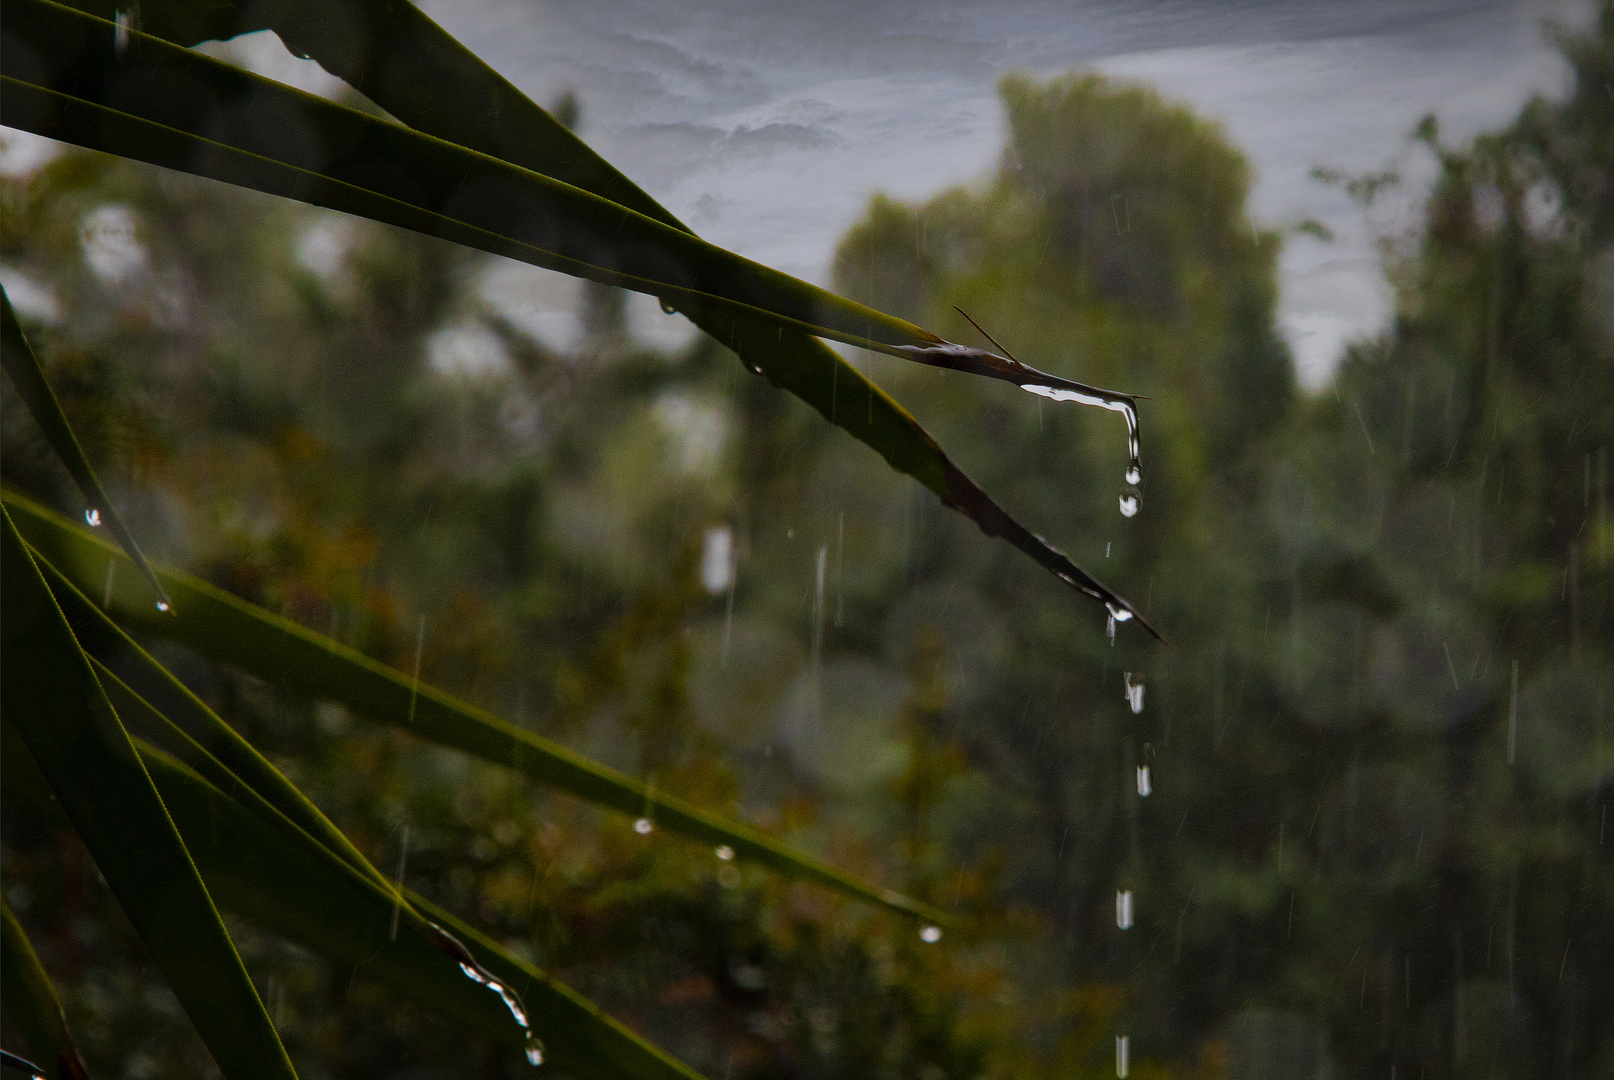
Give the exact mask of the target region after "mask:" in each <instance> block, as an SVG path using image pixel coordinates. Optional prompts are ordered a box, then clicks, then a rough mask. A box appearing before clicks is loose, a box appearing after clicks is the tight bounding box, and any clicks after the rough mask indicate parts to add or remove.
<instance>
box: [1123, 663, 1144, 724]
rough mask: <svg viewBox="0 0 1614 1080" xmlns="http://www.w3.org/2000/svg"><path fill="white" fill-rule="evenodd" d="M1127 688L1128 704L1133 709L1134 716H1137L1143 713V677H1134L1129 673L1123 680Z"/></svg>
mask: <svg viewBox="0 0 1614 1080" xmlns="http://www.w3.org/2000/svg"><path fill="white" fill-rule="evenodd" d="M1122 681H1123V683H1124V684H1125V686H1126V703H1127V704H1128V705H1129V706H1131V708H1132V715H1133V716H1137V715H1138V714H1139V713H1141V712H1142V711H1143V676H1142V675H1138V676H1135V677H1134V676H1133V674H1132V673H1131V672H1130V671H1129V672H1127V673H1126V675H1125V677H1124V679H1123V680H1122Z"/></svg>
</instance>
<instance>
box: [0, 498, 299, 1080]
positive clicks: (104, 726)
mask: <svg viewBox="0 0 1614 1080" xmlns="http://www.w3.org/2000/svg"><path fill="white" fill-rule="evenodd" d="M109 550H113V551H116V550H117V549H115V548H110V547H109ZM118 554H119V555H120V557H124V558H127V557H126V556H123V555H122V553H121V552H119V553H118ZM0 581H3V585H4V619H3V622H0V638H3V641H0V646H3V648H0V701H3V703H4V705H3V707H4V711H5V716H6V719H7V720H8V721H9V722H10V723H11V724H13V725H15V727H16V729H17V731H18V733H19V734H20V735H21V736H22V739H23V742H24V743H25V744H26V745H27V747H28V749H29V751H30V752H31V753H32V755H33V757H34V760H35V761H36V762H38V764H39V768H40V771H41V772H42V773H43V774H44V776H45V778H46V780H47V781H48V782H49V784H50V787H51V790H52V791H53V792H54V793H55V795H56V797H57V799H59V800H60V802H61V805H62V808H63V810H64V811H65V812H66V814H67V816H68V818H69V819H70V820H71V821H72V823H73V827H74V828H75V829H76V830H77V832H78V834H79V836H80V838H81V839H83V841H84V846H85V847H86V848H88V849H89V852H90V855H91V856H92V857H93V858H94V859H95V864H96V866H97V867H99V868H100V870H101V873H102V875H103V876H104V877H105V878H106V881H107V884H108V885H109V886H111V888H112V891H113V893H114V894H115V895H116V896H117V898H118V902H119V904H120V905H122V907H123V910H124V912H125V913H126V914H127V915H128V916H129V921H130V922H131V923H132V924H133V925H134V928H135V930H136V932H137V933H139V935H140V938H141V940H142V941H143V942H144V943H145V945H146V948H147V949H148V950H149V951H150V953H151V956H152V959H153V960H155V961H156V963H157V966H158V968H159V969H160V970H161V971H162V973H163V976H164V977H165V978H166V979H167V980H168V984H169V986H170V987H171V988H172V989H173V991H174V996H175V997H177V998H178V999H179V1001H180V1004H181V1005H182V1006H184V1008H185V1012H186V1014H187V1015H188V1016H189V1017H190V1018H191V1021H192V1023H194V1024H195V1025H196V1030H197V1032H198V1033H199V1034H200V1035H201V1036H202V1040H203V1041H204V1042H205V1043H206V1044H207V1047H208V1049H209V1050H210V1051H211V1052H212V1054H213V1059H214V1061H216V1062H217V1063H218V1065H219V1068H220V1069H221V1070H222V1071H223V1072H224V1075H225V1076H226V1077H228V1078H230V1080H251V1078H263V1080H294V1078H295V1077H296V1075H297V1074H296V1071H295V1070H294V1069H293V1068H292V1065H291V1061H290V1059H289V1058H287V1057H286V1051H285V1048H284V1047H282V1046H281V1044H280V1037H279V1036H278V1035H276V1034H275V1029H274V1026H273V1025H272V1024H271V1023H270V1022H269V1016H268V1014H267V1013H266V1012H265V1011H264V1008H263V1003H262V1001H260V1000H259V998H258V994H257V991H256V990H255V989H254V988H253V985H252V980H251V979H250V978H248V976H247V973H246V970H245V969H244V968H243V967H242V966H241V959H240V957H239V956H237V955H236V952H235V946H234V945H233V944H232V943H231V941H230V936H229V933H228V932H227V931H226V930H225V928H224V924H223V922H221V921H220V919H219V914H218V911H217V910H216V909H215V908H214V906H213V901H212V898H211V897H210V896H208V893H207V889H206V888H205V887H204V886H203V885H202V881H201V879H200V878H199V877H198V876H197V873H196V867H195V866H194V864H192V862H191V859H190V855H189V854H188V853H187V852H186V850H185V845H184V843H183V842H182V841H181V839H180V837H179V834H178V833H177V832H176V831H175V829H174V824H173V822H172V820H170V818H169V816H168V812H167V810H166V809H164V807H163V804H162V800H161V799H160V798H159V797H158V795H157V791H156V789H155V788H153V787H152V784H151V778H150V776H148V775H147V773H146V770H145V768H144V767H143V766H142V765H141V763H140V759H139V757H138V756H137V755H136V753H135V749H134V746H133V745H132V744H131V743H130V741H129V736H128V733H127V732H126V731H124V728H123V725H122V723H121V722H120V721H119V719H118V715H117V713H116V712H115V711H114V710H113V708H112V706H111V704H110V703H109V702H108V701H107V699H106V695H105V694H104V693H103V692H102V690H101V686H100V684H99V682H97V680H96V678H95V673H94V672H93V671H92V670H91V668H90V665H89V661H88V660H87V659H86V658H85V656H84V654H83V652H82V651H81V650H80V649H79V646H78V642H77V641H76V640H75V639H74V638H73V634H72V631H71V630H70V629H69V628H68V625H67V621H66V620H65V619H64V618H63V616H62V613H61V610H60V609H59V608H58V607H57V606H56V602H55V600H54V599H53V598H52V597H51V593H50V590H49V589H48V588H47V587H46V585H45V582H44V579H43V578H42V577H41V576H40V573H39V570H38V568H37V567H36V566H35V565H34V563H33V560H32V558H31V557H30V556H29V554H28V552H27V550H26V548H25V546H24V544H23V541H22V537H21V536H19V535H18V533H17V531H16V528H15V526H14V525H13V524H12V520H11V517H10V515H9V514H7V515H5V516H4V526H3V535H0ZM143 606H149V605H143Z"/></svg>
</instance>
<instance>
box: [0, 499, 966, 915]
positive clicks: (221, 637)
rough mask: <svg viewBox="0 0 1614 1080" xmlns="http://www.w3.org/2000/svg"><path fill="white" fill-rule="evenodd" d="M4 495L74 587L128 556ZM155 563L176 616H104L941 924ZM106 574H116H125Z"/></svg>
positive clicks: (83, 587)
mask: <svg viewBox="0 0 1614 1080" xmlns="http://www.w3.org/2000/svg"><path fill="white" fill-rule="evenodd" d="M3 501H4V505H5V508H6V510H7V511H8V512H9V513H10V514H11V515H12V518H13V519H14V520H15V521H16V522H17V527H18V528H19V529H20V530H21V531H22V534H23V536H24V537H25V538H26V539H27V541H28V543H29V544H30V545H32V546H33V547H35V548H37V549H38V550H39V551H40V553H41V554H42V555H43V556H44V558H45V559H46V560H48V561H49V563H50V564H51V565H52V566H54V567H55V568H56V569H57V570H59V571H61V573H62V574H63V575H64V576H66V578H67V579H68V580H69V581H71V582H72V583H73V584H74V586H75V587H76V588H78V589H79V590H80V591H83V592H89V591H93V590H94V589H95V588H96V586H97V584H98V583H99V582H101V581H104V580H105V578H106V576H107V572H106V571H107V565H108V563H109V562H111V563H114V564H118V565H121V564H122V562H123V560H124V559H125V558H126V557H125V556H124V555H123V553H122V552H120V551H119V550H118V549H117V548H115V547H113V546H112V545H110V544H107V543H105V542H104V541H102V540H101V539H100V538H99V537H97V536H95V535H94V534H92V533H90V532H89V531H88V530H85V529H83V528H80V527H79V526H77V525H75V524H73V523H72V522H69V521H68V520H66V519H65V518H63V517H61V516H60V515H58V514H56V513H54V512H52V511H50V510H47V509H45V508H44V507H42V506H40V505H39V504H38V503H35V502H33V501H32V500H29V499H27V498H25V497H23V496H21V495H18V494H17V493H15V492H12V491H6V492H5V493H4V495H3ZM155 570H156V573H157V575H158V576H159V577H160V578H161V579H162V581H163V583H164V585H165V586H166V587H167V588H168V590H169V592H170V593H171V594H172V595H173V596H174V597H175V599H176V610H177V612H178V615H177V616H176V617H172V618H170V617H167V616H160V615H158V613H157V612H155V611H153V610H151V609H150V608H149V607H148V605H146V604H143V603H141V602H139V599H138V598H137V597H135V596H134V595H132V593H131V592H130V591H128V590H126V589H124V588H122V587H121V586H115V587H114V588H113V589H112V591H111V593H110V595H109V598H108V601H109V602H108V608H107V610H108V613H109V614H111V615H113V616H115V617H116V618H117V619H119V620H120V621H121V622H124V623H126V624H128V625H130V626H133V627H135V628H137V629H139V630H142V631H145V632H148V633H152V634H156V635H158V636H160V637H165V638H169V639H171V640H174V641H179V642H182V643H184V644H186V645H188V646H190V647H191V648H193V649H195V650H196V651H197V652H200V653H202V654H203V655H205V656H209V657H212V658H213V659H215V660H221V661H225V662H228V663H231V664H235V665H238V666H239V667H241V668H243V669H245V670H247V671H250V672H252V673H253V674H255V675H257V676H258V677H260V678H262V679H265V680H268V681H270V682H273V683H275V684H277V685H280V686H284V687H286V688H288V689H290V690H293V691H295V692H298V693H301V694H304V695H306V696H309V697H313V698H318V699H322V700H327V701H335V702H339V703H341V704H342V705H345V706H346V707H347V708H349V709H351V710H352V711H353V712H354V713H356V714H358V715H361V716H365V717H368V718H369V719H371V720H375V721H379V722H381V723H385V724H392V725H394V726H397V727H402V728H407V729H408V730H409V731H410V732H411V733H413V734H415V735H417V736H419V737H420V738H422V739H426V740H428V741H430V742H435V743H438V744H439V745H443V746H448V747H452V748H453V749H456V750H460V751H463V752H464V753H467V754H471V755H473V756H475V757H479V758H482V759H483V760H485V761H488V762H491V763H492V764H494V765H498V766H501V767H503V768H509V769H514V770H516V771H518V772H522V773H525V774H527V775H528V776H530V777H532V778H533V779H535V780H537V781H539V782H540V783H543V784H546V785H548V786H550V787H554V788H556V789H558V790H560V791H564V792H566V793H567V794H569V795H573V796H576V797H577V798H580V799H585V800H587V801H589V802H592V803H595V804H597V805H600V806H606V807H610V808H611V809H614V810H619V811H621V812H623V813H626V814H632V815H634V816H641V815H642V816H647V817H650V818H652V819H654V821H655V822H656V823H657V824H659V825H661V826H663V827H665V828H666V829H667V830H668V831H670V832H675V833H680V834H682V835H684V836H688V837H690V838H691V839H694V840H699V841H702V842H703V843H707V844H711V845H714V846H716V845H720V844H721V845H727V846H728V847H730V848H732V849H733V850H734V852H735V853H736V855H738V856H739V857H740V858H743V859H748V860H750V861H752V862H756V863H758V864H760V865H763V866H767V867H769V868H770V869H773V870H776V871H778V872H780V873H783V874H787V875H790V876H792V877H797V878H800V879H802V880H805V881H811V882H814V883H816V884H819V885H823V886H825V887H827V888H830V889H833V890H835V891H837V892H841V893H844V894H846V895H848V896H853V897H857V898H859V899H862V900H867V901H870V902H873V903H876V904H880V905H882V906H885V907H888V908H891V909H893V910H896V911H900V912H903V913H905V914H908V915H911V916H914V917H916V918H920V919H925V920H928V921H931V922H947V921H948V920H947V917H946V916H945V915H943V914H942V913H941V912H940V911H937V910H936V909H934V908H932V907H930V906H929V905H926V904H921V903H919V902H918V901H916V900H912V899H909V898H908V897H905V896H903V895H901V894H900V893H896V892H893V891H892V890H889V889H881V888H878V887H876V886H874V885H870V884H868V883H867V882H863V881H860V880H858V879H857V878H855V877H853V876H851V875H850V874H846V873H843V872H841V871H839V870H836V869H835V868H833V867H831V866H828V865H827V864H825V863H822V862H820V861H818V860H817V859H813V858H811V857H810V856H807V855H804V854H802V853H800V852H797V851H793V850H791V849H790V848H789V847H787V846H786V845H784V844H781V843H780V842H778V841H777V840H774V839H772V838H771V837H768V836H766V835H764V834H763V833H760V832H757V831H756V830H755V829H751V828H749V827H747V826H745V825H741V824H739V823H737V822H731V821H725V820H724V819H722V818H720V817H718V816H717V815H716V814H712V813H708V812H707V811H704V810H700V809H698V808H696V807H694V806H691V805H690V804H688V803H685V802H683V801H682V800H680V799H676V798H673V797H672V796H669V795H667V794H665V793H663V792H659V791H656V790H654V789H652V788H649V787H647V786H646V785H644V784H641V783H638V782H637V781H634V780H632V779H630V778H628V777H626V776H623V775H622V774H621V773H618V772H616V771H615V770H613V769H608V768H606V767H605V766H603V765H599V764H596V763H595V762H592V761H590V760H588V759H587V758H585V757H583V756H582V755H581V754H578V753H575V752H574V751H572V750H569V749H567V748H566V747H564V746H561V745H560V744H558V743H555V742H552V741H551V740H548V739H545V738H542V737H540V736H538V735H534V734H533V733H531V732H529V731H526V730H524V729H522V728H519V727H516V726H515V725H514V724H510V723H508V722H506V721H504V720H501V719H499V718H498V717H496V716H494V715H493V714H491V713H489V712H487V711H486V710H483V709H479V708H477V707H475V706H474V705H469V704H467V703H465V702H462V701H460V700H458V699H457V698H455V697H453V696H452V695H450V694H446V693H444V692H443V691H441V690H438V689H437V688H435V687H432V686H428V685H426V684H421V683H417V682H416V681H415V680H414V679H413V678H411V677H410V676H408V675H405V674H403V673H402V672H399V671H396V670H394V669H392V668H389V667H387V666H385V665H384V664H379V663H377V662H376V661H374V660H371V659H370V658H369V657H367V656H365V655H363V654H362V653H359V652H357V651H355V650H353V649H350V648H348V647H347V646H345V645H343V644H341V643H340V642H336V641H332V640H331V639H330V638H326V637H323V636H321V635H319V634H316V633H314V632H313V631H311V630H308V629H305V628H304V627H301V626H298V625H297V624H296V623H293V622H291V621H290V620H288V619H283V618H281V617H280V616H278V615H275V614H273V613H271V612H268V611H265V610H263V609H262V608H259V607H256V606H255V605H252V604H249V603H247V602H246V601H244V600H241V599H239V598H238V597H234V596H231V595H230V594H229V593H227V592H224V591H223V590H222V589H218V588H216V587H214V586H212V585H209V584H208V583H207V582H204V581H201V580H199V579H197V578H194V577H191V576H190V575H188V574H184V573H180V572H179V571H175V570H170V569H167V568H165V567H163V566H161V565H158V566H156V568H155ZM113 578H114V580H115V581H118V580H121V575H117V574H114V575H113Z"/></svg>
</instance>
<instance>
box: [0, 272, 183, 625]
mask: <svg viewBox="0 0 1614 1080" xmlns="http://www.w3.org/2000/svg"><path fill="white" fill-rule="evenodd" d="M0 358H3V360H4V364H5V369H6V374H7V375H9V376H10V377H11V384H12V385H13V386H15V387H16V388H17V393H18V394H20V395H22V400H23V404H25V405H27V406H28V412H29V414H30V415H31V416H33V418H34V423H35V424H37V425H39V430H40V431H41V432H43V433H44V436H45V441H46V442H48V443H49V444H50V448H51V449H52V450H53V451H55V453H56V457H57V459H58V460H60V461H61V463H62V464H63V465H64V466H66V468H67V472H68V475H70V476H71V477H72V478H73V482H74V483H75V484H77V485H78V489H79V492H80V493H81V494H82V495H83V496H84V501H85V502H87V503H89V504H90V507H91V509H92V511H93V513H94V514H95V515H96V516H97V519H98V520H99V521H100V522H101V523H102V524H104V525H105V526H106V527H107V530H108V531H109V532H111V533H112V535H113V536H114V537H115V538H116V539H117V541H118V544H119V545H120V546H121V547H122V548H123V550H124V551H126V552H128V554H129V558H131V559H133V560H134V564H135V567H136V568H137V569H138V570H139V571H140V575H141V576H142V577H144V578H145V579H146V581H147V582H149V583H150V584H151V587H152V589H153V590H154V591H155V592H156V594H157V600H156V602H157V603H158V604H160V605H161V606H162V610H164V611H166V610H168V609H169V608H170V607H171V606H172V605H171V604H170V603H169V600H168V594H167V593H165V592H163V587H162V585H161V584H160V583H159V582H158V581H157V576H156V575H155V574H153V573H152V572H151V567H150V566H148V565H147V564H146V557H145V556H144V555H142V554H141V553H140V545H139V544H137V543H135V538H134V535H133V534H132V533H130V532H129V530H128V528H127V527H126V526H125V525H124V524H123V519H122V518H121V517H119V516H118V512H117V511H116V510H114V509H113V508H112V500H111V499H109V498H107V495H106V491H105V490H104V489H103V488H102V487H101V481H100V480H99V479H97V478H96V475H95V470H94V469H93V468H91V467H90V459H89V458H87V457H85V456H84V449H83V447H81V446H79V443H78V436H76V435H74V434H73V426H72V425H71V424H69V423H68V422H67V416H66V414H65V413H63V412H62V405H61V402H59V401H57V400H56V394H55V392H54V391H53V390H51V388H50V383H49V382H47V381H46V379H45V372H44V369H43V368H41V367H40V366H39V359H38V357H36V356H35V355H34V350H33V347H32V346H30V345H29V344H28V338H27V336H26V335H24V334H23V332H22V326H21V324H20V323H18V322H17V313H16V312H15V311H13V310H12V307H11V297H9V296H7V295H6V290H5V287H4V286H0Z"/></svg>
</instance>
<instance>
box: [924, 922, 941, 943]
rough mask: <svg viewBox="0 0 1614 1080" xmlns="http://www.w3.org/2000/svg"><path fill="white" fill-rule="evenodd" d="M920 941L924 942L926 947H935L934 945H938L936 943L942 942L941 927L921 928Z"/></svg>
mask: <svg viewBox="0 0 1614 1080" xmlns="http://www.w3.org/2000/svg"><path fill="white" fill-rule="evenodd" d="M919 940H920V941H923V942H924V943H925V944H926V945H934V944H936V942H938V941H940V940H941V927H939V926H925V927H921V928H920V930H919Z"/></svg>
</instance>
